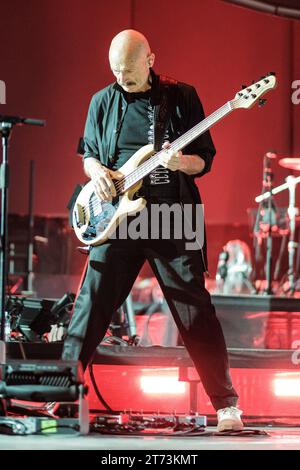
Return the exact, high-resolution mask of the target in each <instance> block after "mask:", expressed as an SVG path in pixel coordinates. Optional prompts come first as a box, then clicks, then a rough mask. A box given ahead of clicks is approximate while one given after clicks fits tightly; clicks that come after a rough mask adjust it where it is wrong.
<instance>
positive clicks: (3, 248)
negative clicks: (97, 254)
mask: <svg viewBox="0 0 300 470" xmlns="http://www.w3.org/2000/svg"><path fill="white" fill-rule="evenodd" d="M25 124H28V125H32V126H44V125H45V121H42V120H40V119H27V118H22V117H19V116H4V115H1V114H0V135H1V137H2V164H1V166H0V190H1V217H0V316H1V322H0V364H5V363H6V349H5V288H6V281H7V260H8V258H7V225H8V224H7V221H8V188H9V165H8V141H9V138H10V136H11V131H12V129H13V126H15V125H19V126H22V125H25Z"/></svg>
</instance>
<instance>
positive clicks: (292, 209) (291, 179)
mask: <svg viewBox="0 0 300 470" xmlns="http://www.w3.org/2000/svg"><path fill="white" fill-rule="evenodd" d="M298 183H300V176H298V177H295V176H288V177H287V178H286V183H284V184H281V185H280V186H277V187H276V188H274V189H273V190H272V191H267V192H266V193H264V194H260V195H259V196H257V197H256V198H255V202H261V201H263V200H265V199H271V198H272V196H273V195H274V194H278V193H280V192H281V191H284V190H285V189H288V190H289V208H288V215H289V227H290V236H289V243H288V253H289V270H288V281H289V289H288V290H289V292H290V293H291V294H294V292H295V271H294V257H295V252H296V248H297V246H298V244H297V242H295V227H296V215H297V214H298V209H297V207H296V206H295V190H296V185H297V184H298Z"/></svg>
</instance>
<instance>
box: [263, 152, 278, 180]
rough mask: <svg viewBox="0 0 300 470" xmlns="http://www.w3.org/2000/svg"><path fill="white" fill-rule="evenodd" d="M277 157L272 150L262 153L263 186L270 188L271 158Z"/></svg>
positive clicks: (271, 175) (271, 176)
mask: <svg viewBox="0 0 300 470" xmlns="http://www.w3.org/2000/svg"><path fill="white" fill-rule="evenodd" d="M276 158H277V153H276V152H274V151H273V150H269V152H267V153H266V154H265V155H264V162H263V188H270V187H271V184H272V181H273V170H272V167H271V162H272V160H275V159H276Z"/></svg>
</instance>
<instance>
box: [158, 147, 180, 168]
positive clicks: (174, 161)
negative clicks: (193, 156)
mask: <svg viewBox="0 0 300 470" xmlns="http://www.w3.org/2000/svg"><path fill="white" fill-rule="evenodd" d="M170 146H171V144H170V142H165V143H164V144H163V146H162V148H163V149H165V152H162V154H161V156H160V163H161V165H162V166H163V167H165V168H168V169H169V170H171V171H176V170H179V168H180V164H181V159H182V152H181V151H180V150H179V151H178V152H174V151H172V150H171V149H170Z"/></svg>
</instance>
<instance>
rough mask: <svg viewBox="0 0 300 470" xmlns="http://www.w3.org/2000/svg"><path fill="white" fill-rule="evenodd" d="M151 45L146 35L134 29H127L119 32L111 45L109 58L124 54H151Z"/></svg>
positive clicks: (131, 55) (133, 55) (132, 55)
mask: <svg viewBox="0 0 300 470" xmlns="http://www.w3.org/2000/svg"><path fill="white" fill-rule="evenodd" d="M150 53H151V51H150V46H149V43H148V41H147V39H146V38H145V36H144V35H143V34H142V33H140V32H139V31H135V30H134V29H125V31H121V32H120V33H119V34H117V35H116V36H115V37H114V38H113V40H112V42H111V45H110V49H109V58H113V57H115V56H119V55H122V56H124V57H128V56H130V57H138V56H139V55H145V56H148V55H150Z"/></svg>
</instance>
